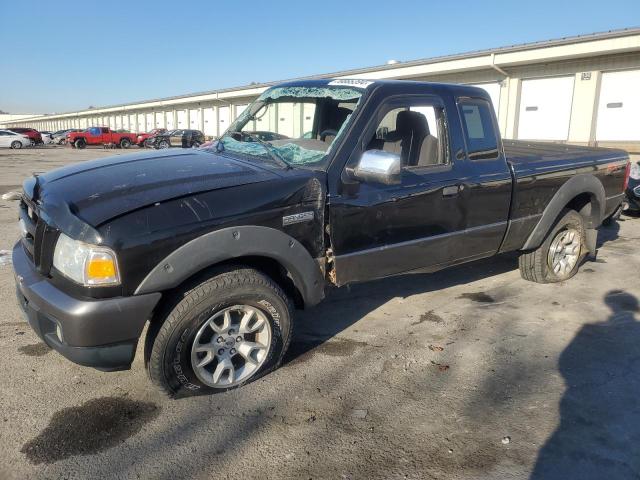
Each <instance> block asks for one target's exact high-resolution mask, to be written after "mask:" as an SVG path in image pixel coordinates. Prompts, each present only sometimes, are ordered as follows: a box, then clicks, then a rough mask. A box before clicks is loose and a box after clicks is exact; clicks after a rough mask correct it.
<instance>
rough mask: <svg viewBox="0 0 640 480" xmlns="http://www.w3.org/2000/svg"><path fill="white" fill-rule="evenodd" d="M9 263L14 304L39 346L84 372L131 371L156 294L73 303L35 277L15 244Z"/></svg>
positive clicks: (65, 295) (36, 275) (36, 273)
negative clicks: (14, 296) (89, 369)
mask: <svg viewBox="0 0 640 480" xmlns="http://www.w3.org/2000/svg"><path fill="white" fill-rule="evenodd" d="M12 261H13V269H14V273H15V279H16V294H17V296H18V303H19V304H20V306H21V308H22V310H23V311H24V312H25V314H26V317H27V320H28V322H29V325H30V326H31V328H33V330H34V331H35V332H36V333H37V334H38V336H39V337H40V338H41V339H42V341H44V342H45V343H46V344H47V345H49V346H50V347H51V348H53V349H55V350H57V351H58V352H59V353H61V354H62V355H64V356H65V357H66V358H68V359H69V360H71V361H72V362H75V363H77V364H80V365H84V366H87V367H94V368H97V369H99V370H107V371H112V370H124V369H127V368H129V367H130V366H131V362H132V361H133V357H134V355H135V350H136V345H137V343H138V338H139V337H140V334H141V333H142V329H143V327H144V324H145V322H146V321H147V319H148V318H149V317H150V315H151V312H152V311H153V309H154V308H155V306H156V305H157V303H158V301H159V300H160V297H161V294H160V293H150V294H147V295H135V296H131V297H116V298H106V299H100V300H82V299H77V298H74V297H71V296H69V295H67V294H66V293H64V292H63V291H61V290H59V289H58V288H56V287H54V286H53V285H52V284H51V283H50V282H49V281H48V280H47V279H46V278H45V277H43V276H42V275H40V274H39V273H38V272H37V271H36V269H35V268H34V266H33V264H32V263H31V261H30V260H29V258H28V257H27V255H26V254H25V252H24V249H23V247H22V245H21V243H20V242H18V243H17V244H16V245H15V246H14V247H13V259H12Z"/></svg>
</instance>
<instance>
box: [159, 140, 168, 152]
mask: <svg viewBox="0 0 640 480" xmlns="http://www.w3.org/2000/svg"><path fill="white" fill-rule="evenodd" d="M157 148H158V149H160V150H164V149H165V148H169V142H167V141H166V140H161V141H160V142H159V143H158V147H157Z"/></svg>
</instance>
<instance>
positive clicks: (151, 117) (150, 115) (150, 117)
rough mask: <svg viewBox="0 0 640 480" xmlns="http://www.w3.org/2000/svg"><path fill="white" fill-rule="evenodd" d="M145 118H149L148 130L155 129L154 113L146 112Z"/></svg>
mask: <svg viewBox="0 0 640 480" xmlns="http://www.w3.org/2000/svg"><path fill="white" fill-rule="evenodd" d="M145 118H146V120H147V122H146V127H145V128H146V131H147V132H150V131H151V130H153V125H154V123H155V120H154V118H153V113H147V114H145Z"/></svg>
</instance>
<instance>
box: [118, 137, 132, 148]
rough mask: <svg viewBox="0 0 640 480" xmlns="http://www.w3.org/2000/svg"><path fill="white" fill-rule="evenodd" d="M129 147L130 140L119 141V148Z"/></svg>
mask: <svg viewBox="0 0 640 480" xmlns="http://www.w3.org/2000/svg"><path fill="white" fill-rule="evenodd" d="M130 146H131V140H129V139H128V138H123V139H122V140H120V148H129V147H130Z"/></svg>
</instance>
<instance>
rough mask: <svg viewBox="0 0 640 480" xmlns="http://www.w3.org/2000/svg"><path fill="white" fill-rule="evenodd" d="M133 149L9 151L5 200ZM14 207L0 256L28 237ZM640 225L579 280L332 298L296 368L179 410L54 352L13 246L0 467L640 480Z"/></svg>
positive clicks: (604, 241) (348, 291)
mask: <svg viewBox="0 0 640 480" xmlns="http://www.w3.org/2000/svg"><path fill="white" fill-rule="evenodd" d="M121 153H125V152H123V151H120V150H114V151H104V150H101V149H95V150H91V149H87V150H84V151H75V150H71V149H68V148H46V149H33V150H23V151H17V152H14V151H9V150H6V151H0V164H1V165H2V168H3V169H4V170H3V174H2V176H1V178H0V191H2V192H5V191H8V190H11V189H14V188H15V187H16V185H19V184H20V183H21V181H22V179H23V178H24V177H25V176H27V175H29V174H30V173H31V172H33V171H44V170H49V169H51V168H55V167H57V166H60V165H64V164H67V163H71V162H75V161H81V160H85V159H88V158H94V157H98V156H105V155H110V154H121ZM16 216H17V212H16V205H15V203H12V202H5V201H0V249H2V250H9V249H10V248H11V246H12V244H13V243H14V241H15V240H16V239H17V237H18V228H17V223H16ZM638 239H640V219H632V218H629V217H625V218H623V220H622V221H620V222H619V223H618V224H616V225H614V226H612V227H608V228H605V229H602V231H601V233H600V244H601V246H600V250H599V253H598V256H597V260H595V261H589V262H587V263H586V264H585V265H583V267H582V269H581V272H580V273H579V274H578V275H577V276H576V277H575V278H573V279H572V280H570V281H568V282H566V283H560V284H555V285H538V284H532V283H528V282H526V281H524V280H522V279H521V278H520V275H519V273H518V271H517V259H516V258H515V257H514V256H512V255H506V256H501V257H498V258H494V259H489V260H486V261H480V262H476V263H472V264H469V265H465V266H462V267H458V268H455V269H451V270H447V271H444V272H440V273H436V274H430V275H423V274H415V275H409V276H405V277H399V278H394V279H388V280H383V281H377V282H372V283H369V284H363V285H357V286H354V287H351V288H345V289H341V290H335V291H333V292H331V293H330V294H329V296H328V298H327V300H325V301H324V302H323V303H322V304H321V305H319V306H318V307H316V308H315V309H313V310H309V311H306V312H301V313H300V314H299V315H298V316H297V333H296V337H295V340H294V343H293V344H292V348H291V351H290V353H289V355H288V357H287V360H286V363H285V365H284V366H283V367H282V368H281V369H279V370H278V371H276V372H274V373H273V374H271V375H268V376H267V377H265V378H263V379H260V380H259V381H257V382H255V383H253V384H250V385H249V386H246V387H244V388H242V389H240V390H235V391H232V392H228V393H224V394H218V395H212V396H200V397H194V398H188V399H183V400H177V401H171V400H167V399H165V398H163V397H162V396H161V395H159V394H158V393H157V392H156V391H155V390H154V389H153V388H152V387H151V386H150V385H149V382H148V381H147V378H146V375H145V372H144V368H143V362H142V355H141V351H140V349H139V351H138V354H137V356H136V360H135V362H134V364H133V367H132V369H131V370H130V371H126V372H118V373H100V372H98V371H95V370H92V369H87V368H83V367H80V366H77V365H74V364H72V363H70V362H68V361H66V360H65V359H63V358H62V357H61V356H60V355H58V354H57V353H55V352H52V351H50V350H48V348H46V347H45V346H44V345H43V344H42V343H41V342H40V341H39V339H38V338H37V337H36V335H35V334H34V333H33V332H32V331H31V330H30V328H29V327H28V325H27V324H26V323H25V321H24V320H23V316H22V314H21V312H20V311H19V309H18V306H17V304H16V301H15V298H14V282H13V275H12V270H11V265H10V264H9V263H7V261H8V258H7V256H2V255H0V298H1V300H2V305H3V314H2V315H1V316H0V384H1V385H2V388H3V391H2V395H1V396H0V407H1V412H2V414H1V421H0V438H1V439H2V447H3V448H2V451H1V452H0V478H3V479H4V478H30V479H39V478H89V477H91V478H136V477H139V478H179V477H190V478H202V479H205V478H207V479H209V478H239V479H245V478H262V479H265V478H266V479H272V478H273V479H289V478H292V479H297V478H314V479H315V478H330V479H333V478H337V479H350V478H352V479H361V478H362V479H369V478H385V479H387V478H388V479H405V478H410V479H418V478H419V479H429V478H438V479H477V478H504V479H507V478H508V479H519V478H534V479H555V478H557V479H571V478H576V479H590V478H593V479H602V478H615V479H624V478H638V477H639V476H640V446H639V445H640V442H639V440H640V403H639V399H640V381H639V380H638V378H639V377H638V375H636V373H637V372H636V371H635V368H636V367H640V323H638V319H639V318H640V317H639V315H638V310H639V309H638V300H637V299H638V298H639V297H640V284H639V283H638V280H637V278H638V277H637V272H638V270H639V269H640V253H638V252H637V251H636V250H635V248H637V245H638Z"/></svg>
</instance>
